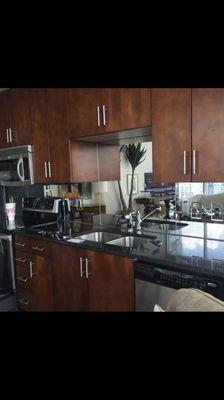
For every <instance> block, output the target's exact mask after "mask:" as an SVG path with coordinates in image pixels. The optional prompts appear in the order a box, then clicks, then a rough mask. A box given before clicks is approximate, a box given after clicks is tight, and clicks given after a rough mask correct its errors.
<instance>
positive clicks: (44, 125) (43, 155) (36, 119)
mask: <svg viewBox="0 0 224 400" xmlns="http://www.w3.org/2000/svg"><path fill="white" fill-rule="evenodd" d="M29 101H30V120H31V137H32V139H31V143H32V146H33V156H34V157H33V159H34V172H35V181H36V182H37V183H50V177H49V176H50V174H49V163H50V151H49V138H48V121H47V94H46V89H30V99H29Z"/></svg>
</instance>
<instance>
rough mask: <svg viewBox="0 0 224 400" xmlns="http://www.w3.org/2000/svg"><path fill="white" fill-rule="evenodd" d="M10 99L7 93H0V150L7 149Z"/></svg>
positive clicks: (8, 143)
mask: <svg viewBox="0 0 224 400" xmlns="http://www.w3.org/2000/svg"><path fill="white" fill-rule="evenodd" d="M10 125H11V118H10V99H9V91H8V90H5V91H4V92H1V93H0V148H4V147H9V146H10V142H9V128H10Z"/></svg>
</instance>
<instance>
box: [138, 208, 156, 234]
mask: <svg viewBox="0 0 224 400" xmlns="http://www.w3.org/2000/svg"><path fill="white" fill-rule="evenodd" d="M142 208H143V207H142ZM144 208H145V207H144ZM140 210H141V208H139V209H138V210H137V211H136V225H135V228H136V230H137V231H139V230H140V229H141V223H142V222H143V221H144V220H145V219H146V218H148V217H150V215H152V214H154V213H155V212H156V211H161V210H162V209H161V207H157V208H155V209H154V210H153V211H151V212H150V213H149V214H147V215H145V216H144V217H143V218H142V217H141V213H140Z"/></svg>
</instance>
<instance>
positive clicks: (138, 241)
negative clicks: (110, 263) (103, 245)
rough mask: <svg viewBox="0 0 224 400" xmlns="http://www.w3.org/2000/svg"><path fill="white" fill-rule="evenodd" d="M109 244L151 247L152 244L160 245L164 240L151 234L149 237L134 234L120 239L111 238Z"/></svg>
mask: <svg viewBox="0 0 224 400" xmlns="http://www.w3.org/2000/svg"><path fill="white" fill-rule="evenodd" d="M107 244H112V245H115V246H123V247H132V248H135V247H146V248H147V247H151V244H154V245H155V246H158V247H160V246H161V245H162V242H161V241H160V240H156V236H149V237H147V238H141V237H134V236H124V237H121V238H119V239H115V240H111V241H110V242H107Z"/></svg>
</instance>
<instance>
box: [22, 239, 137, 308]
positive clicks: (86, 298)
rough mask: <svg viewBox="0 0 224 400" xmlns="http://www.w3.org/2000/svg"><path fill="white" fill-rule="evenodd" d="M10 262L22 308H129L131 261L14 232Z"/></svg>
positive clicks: (132, 298)
mask: <svg viewBox="0 0 224 400" xmlns="http://www.w3.org/2000/svg"><path fill="white" fill-rule="evenodd" d="M39 253H41V254H39ZM15 261H16V276H17V291H18V306H19V309H21V310H24V311H96V312H98V311H101V312H102V311H103V312H107V311H134V263H133V260H131V259H128V258H124V257H118V256H115V255H112V254H106V253H101V252H95V251H90V250H85V249H81V248H77V247H73V246H68V245H63V244H57V243H53V242H50V241H44V240H39V239H38V240H37V241H36V239H34V238H30V237H25V236H22V235H21V236H20V235H16V237H15Z"/></svg>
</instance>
